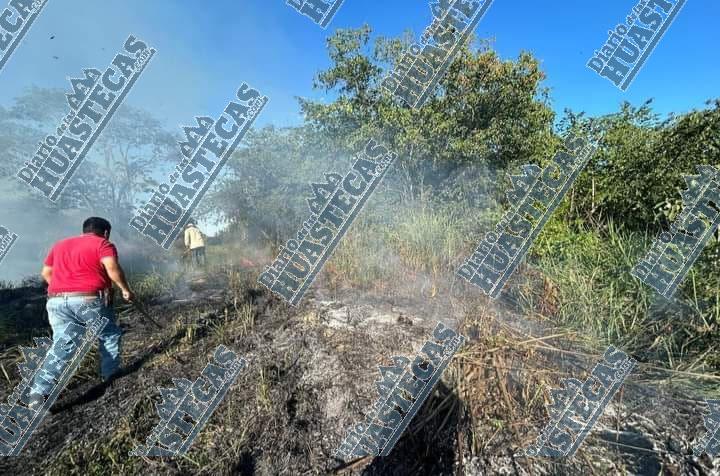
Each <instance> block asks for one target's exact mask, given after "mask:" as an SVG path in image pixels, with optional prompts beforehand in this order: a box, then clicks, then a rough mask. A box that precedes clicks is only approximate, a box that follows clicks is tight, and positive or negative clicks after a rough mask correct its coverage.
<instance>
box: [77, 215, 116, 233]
mask: <svg viewBox="0 0 720 476" xmlns="http://www.w3.org/2000/svg"><path fill="white" fill-rule="evenodd" d="M110 230H112V226H111V225H110V222H109V221H107V220H106V219H104V218H100V217H90V218H88V219H87V220H85V221H84V222H83V233H94V234H96V235H98V236H105V232H106V231H107V232H108V233H110Z"/></svg>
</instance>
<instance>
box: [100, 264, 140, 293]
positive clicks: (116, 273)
mask: <svg viewBox="0 0 720 476" xmlns="http://www.w3.org/2000/svg"><path fill="white" fill-rule="evenodd" d="M100 262H101V263H102V264H103V266H104V267H105V271H107V274H108V277H109V278H110V279H111V280H112V282H113V283H115V284H117V286H118V287H119V288H120V290H121V291H122V295H123V299H125V300H126V301H132V300H133V299H135V294H134V293H133V292H132V291H130V285H128V283H127V280H126V279H125V272H124V271H123V269H122V267H121V266H120V263H118V260H117V258H115V257H114V256H108V257H105V258H102V259H101V260H100Z"/></svg>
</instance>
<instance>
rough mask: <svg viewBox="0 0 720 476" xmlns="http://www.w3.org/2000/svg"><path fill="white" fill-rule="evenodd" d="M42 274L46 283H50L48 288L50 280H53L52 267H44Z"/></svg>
mask: <svg viewBox="0 0 720 476" xmlns="http://www.w3.org/2000/svg"><path fill="white" fill-rule="evenodd" d="M40 274H41V275H42V277H43V279H44V280H45V282H46V283H48V286H50V280H51V279H52V266H48V265H43V269H42V271H41V272H40Z"/></svg>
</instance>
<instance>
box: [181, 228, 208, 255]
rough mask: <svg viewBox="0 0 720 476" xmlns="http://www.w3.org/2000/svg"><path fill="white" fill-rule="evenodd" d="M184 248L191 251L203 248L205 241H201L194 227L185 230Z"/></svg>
mask: <svg viewBox="0 0 720 476" xmlns="http://www.w3.org/2000/svg"><path fill="white" fill-rule="evenodd" d="M185 246H187V247H189V248H190V249H191V250H194V249H195V248H202V247H203V246H205V240H204V239H203V236H202V233H200V230H198V229H197V228H196V227H194V226H189V227H187V228H185Z"/></svg>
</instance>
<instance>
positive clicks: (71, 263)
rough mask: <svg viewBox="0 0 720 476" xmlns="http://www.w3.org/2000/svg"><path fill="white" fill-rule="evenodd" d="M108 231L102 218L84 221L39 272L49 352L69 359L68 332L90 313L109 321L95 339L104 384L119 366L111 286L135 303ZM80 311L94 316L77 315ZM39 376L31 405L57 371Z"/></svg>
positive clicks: (71, 349) (49, 385)
mask: <svg viewBox="0 0 720 476" xmlns="http://www.w3.org/2000/svg"><path fill="white" fill-rule="evenodd" d="M111 228H112V227H111V225H110V222H108V221H107V220H105V219H103V218H98V217H91V218H88V219H87V220H85V222H84V223H83V234H82V235H80V236H75V237H72V238H66V239H64V240H61V241H59V242H57V243H55V245H54V246H53V247H52V249H51V250H50V253H49V254H48V255H47V258H46V259H45V264H44V266H43V269H42V277H43V279H45V281H46V282H47V283H48V302H47V311H48V318H49V320H50V326H51V327H52V331H53V348H52V352H53V353H54V354H56V355H60V356H63V358H65V357H67V358H71V357H72V355H73V353H74V351H75V350H76V347H77V346H76V345H75V344H74V343H73V337H76V336H73V335H72V334H73V332H74V331H73V329H78V327H77V326H78V325H82V326H86V325H87V324H89V323H90V321H91V320H92V319H93V318H95V317H96V314H95V313H97V314H99V315H100V316H103V317H105V318H107V319H108V323H107V325H106V326H105V328H104V329H103V330H102V331H101V332H100V335H99V340H100V358H101V363H100V371H101V375H102V378H103V381H108V380H109V379H110V377H111V376H112V375H113V374H114V373H116V372H117V370H118V368H119V364H120V337H121V335H122V331H121V330H120V328H119V327H118V326H117V325H116V324H115V316H114V312H113V308H112V302H111V295H112V283H115V284H116V285H117V286H118V287H119V288H120V290H121V291H122V295H123V298H124V299H125V300H127V301H132V300H133V299H134V294H133V292H132V291H131V290H130V286H129V285H128V283H127V280H126V279H125V273H124V272H123V269H122V267H120V263H118V255H117V250H116V249H115V245H113V244H112V243H110V241H108V239H109V238H110V230H111ZM85 307H87V308H89V309H90V310H92V311H95V312H86V311H85V312H80V311H81V309H82V310H84V308H85ZM75 340H77V338H75ZM65 360H67V359H65ZM41 373H42V374H43V378H36V379H35V382H34V384H33V386H32V389H31V406H36V405H37V404H38V403H42V402H43V401H44V400H43V399H42V398H41V397H40V396H45V395H48V394H49V392H50V391H51V390H52V388H53V383H52V380H53V379H54V380H57V379H58V377H59V376H60V374H61V373H62V369H58V368H57V367H53V366H52V365H48V366H47V368H44V369H43V370H42V372H41Z"/></svg>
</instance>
